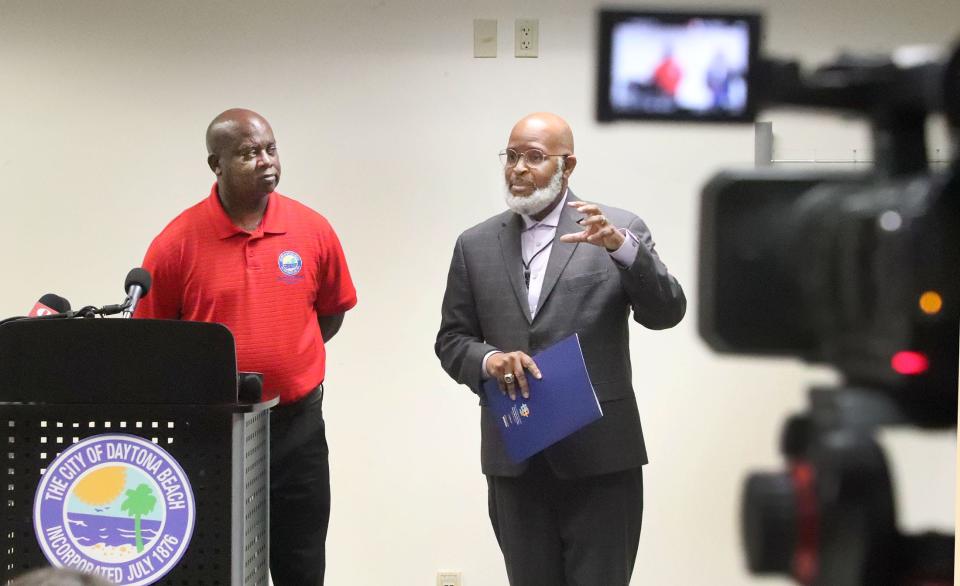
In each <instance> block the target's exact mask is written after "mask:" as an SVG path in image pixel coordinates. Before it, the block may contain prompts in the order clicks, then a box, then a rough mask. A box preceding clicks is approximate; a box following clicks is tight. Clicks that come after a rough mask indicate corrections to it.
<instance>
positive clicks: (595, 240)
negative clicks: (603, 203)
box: [560, 201, 623, 252]
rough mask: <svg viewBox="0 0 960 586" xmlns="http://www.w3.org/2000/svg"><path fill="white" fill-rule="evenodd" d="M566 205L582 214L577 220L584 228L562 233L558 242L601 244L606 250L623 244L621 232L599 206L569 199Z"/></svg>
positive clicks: (610, 250)
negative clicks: (575, 231)
mask: <svg viewBox="0 0 960 586" xmlns="http://www.w3.org/2000/svg"><path fill="white" fill-rule="evenodd" d="M567 205H568V206H570V207H572V208H575V209H576V210H577V211H578V212H580V213H581V214H584V217H582V218H580V219H579V220H577V223H578V224H580V225H581V226H583V227H584V230H583V232H577V233H575V234H564V235H563V236H561V237H560V242H587V243H590V244H593V245H596V246H602V247H604V248H606V249H607V252H613V251H615V250H617V249H618V248H620V246H621V245H622V244H623V234H621V233H620V230H617V227H616V226H614V225H613V224H611V223H610V222H609V221H608V220H607V218H606V216H604V215H603V214H601V213H600V208H599V207H597V206H596V205H594V204H592V203H585V202H582V201H571V202H568V203H567Z"/></svg>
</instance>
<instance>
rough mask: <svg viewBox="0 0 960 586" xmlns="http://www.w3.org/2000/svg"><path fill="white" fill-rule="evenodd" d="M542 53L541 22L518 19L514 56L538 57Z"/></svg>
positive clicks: (515, 28) (515, 27)
mask: <svg viewBox="0 0 960 586" xmlns="http://www.w3.org/2000/svg"><path fill="white" fill-rule="evenodd" d="M539 53H540V21H539V20H537V19H536V18H518V19H517V20H516V24H515V26H514V56H515V57H537V56H538V55H539Z"/></svg>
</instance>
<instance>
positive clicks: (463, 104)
mask: <svg viewBox="0 0 960 586" xmlns="http://www.w3.org/2000/svg"><path fill="white" fill-rule="evenodd" d="M594 4H595V2H592V1H587V2H582V1H576V0H560V1H553V2H550V1H546V0H525V1H522V2H506V1H490V2H480V1H473V2H450V1H441V0H423V1H420V2H400V1H394V2H388V1H386V0H350V1H347V0H337V1H334V0H328V1H325V2H324V1H317V2H315V1H309V0H294V1H290V2H276V3H274V2H188V1H174V2H139V1H127V2H121V1H115V2H105V1H103V2H85V1H73V2H31V1H24V2H12V1H10V0H0V88H2V89H0V111H2V112H3V114H4V117H3V125H2V128H3V133H2V139H0V174H2V177H3V180H2V181H0V184H2V186H3V188H2V193H3V195H2V198H3V204H4V205H3V210H4V212H5V219H6V222H5V224H6V225H5V228H4V229H3V230H2V231H0V266H2V267H3V274H4V279H3V280H4V283H3V287H2V288H0V315H12V314H17V313H22V312H25V311H27V310H28V309H29V308H30V307H31V306H32V304H33V302H34V301H35V300H36V299H37V298H38V297H39V296H40V295H42V294H43V293H46V292H56V293H59V294H62V295H64V296H66V297H68V298H69V299H70V300H71V301H72V303H73V305H74V306H80V305H84V304H97V305H101V304H105V303H114V302H118V301H119V300H120V299H121V295H122V291H121V289H122V287H121V284H122V281H123V277H124V275H125V274H126V271H127V270H128V269H129V268H130V267H133V266H136V265H138V264H139V262H140V260H141V258H142V255H143V252H144V250H145V249H146V246H147V244H148V243H149V241H150V239H151V238H152V237H153V236H154V235H155V234H156V233H157V232H158V231H159V230H160V229H161V228H162V227H163V226H164V225H165V224H166V223H167V222H168V221H169V220H170V219H171V218H172V217H173V216H174V215H176V214H177V213H178V212H179V211H180V210H182V209H183V208H185V207H187V206H189V205H191V204H192V203H194V202H195V201H197V200H198V199H200V198H201V197H203V196H204V195H205V193H206V192H207V190H208V189H209V186H210V184H211V182H212V180H213V178H212V175H211V174H210V172H209V171H208V169H207V168H206V166H205V163H204V157H205V152H204V148H203V130H204V128H205V126H206V124H207V122H208V121H209V120H210V118H211V117H212V116H214V115H215V114H216V113H218V112H219V111H221V110H223V109H225V108H227V107H231V106H245V107H249V108H253V109H255V110H258V111H259V112H261V113H263V114H264V115H265V116H266V117H267V118H268V119H269V120H270V121H271V122H272V124H273V127H274V129H275V131H276V136H277V138H278V140H279V145H280V152H281V155H282V161H283V166H284V176H283V180H282V182H281V186H280V188H281V191H283V192H284V193H287V194H290V195H293V196H295V197H297V198H299V199H300V200H301V201H303V202H305V203H306V204H308V205H310V206H312V207H314V208H316V209H318V210H319V211H321V212H322V213H324V214H325V215H326V216H327V217H328V218H329V219H330V220H331V222H332V223H333V225H334V226H335V227H336V229H337V230H338V232H339V234H340V236H341V238H342V240H343V243H344V246H345V248H346V251H347V255H348V260H349V261H350V264H351V267H352V270H353V274H354V277H355V280H356V284H357V287H358V290H359V296H360V304H359V306H358V307H357V308H356V309H355V310H354V311H352V312H350V315H349V316H348V317H347V320H346V323H345V325H344V329H343V330H342V333H341V334H340V335H339V337H338V338H337V339H336V340H335V341H334V342H333V344H332V345H331V347H330V359H329V376H328V388H329V394H328V400H327V405H326V413H327V419H328V430H329V439H330V444H331V450H332V455H331V461H332V473H333V495H334V496H333V517H332V521H331V527H330V538H329V556H328V557H329V560H330V563H329V573H328V576H329V583H330V584H332V585H334V586H339V585H361V586H363V585H371V586H372V585H374V584H389V585H400V586H407V585H411V586H413V585H427V584H433V580H434V573H435V572H436V570H437V569H440V568H449V569H457V570H461V571H462V572H463V573H464V576H465V581H464V582H465V584H466V585H467V586H488V585H489V586H495V585H499V584H504V583H505V581H506V580H505V575H504V572H503V570H502V560H501V557H500V554H499V551H498V549H497V547H496V543H495V541H494V538H493V535H492V533H491V531H490V529H489V526H488V520H487V517H486V509H485V507H486V492H485V482H484V479H483V477H482V476H481V475H480V472H479V462H478V456H479V454H478V452H479V439H478V430H477V418H478V413H477V407H476V401H475V400H474V399H473V398H472V396H471V394H470V393H469V392H468V391H467V390H466V389H465V388H458V387H456V386H455V385H454V384H453V383H452V382H451V381H450V380H449V379H448V378H447V376H446V375H445V374H444V373H443V371H442V370H441V369H440V367H439V364H438V362H437V360H436V358H435V357H434V356H433V350H432V344H433V339H434V335H435V332H436V328H437V325H438V323H439V305H440V299H441V295H442V293H443V286H444V282H445V276H446V270H447V266H448V262H449V258H450V253H451V251H452V246H453V242H454V240H455V238H456V236H457V234H458V233H459V232H460V231H462V230H463V229H465V228H467V227H468V226H471V225H473V224H475V223H477V222H479V221H480V220H482V219H484V218H485V217H487V216H489V215H491V214H493V213H496V212H498V211H500V210H501V209H502V208H503V205H502V201H501V198H500V171H499V166H498V162H497V158H496V153H497V151H498V150H499V149H500V148H502V146H503V144H504V142H505V140H506V135H507V132H508V130H509V127H510V125H511V124H512V123H513V121H515V120H516V119H517V118H518V117H520V116H521V115H523V114H525V113H527V112H529V111H532V110H539V109H545V110H552V111H556V112H558V113H561V114H562V115H564V116H565V117H566V118H567V119H568V120H569V121H570V123H571V125H572V126H573V128H574V131H575V134H576V139H577V151H578V158H579V163H580V164H579V165H578V167H577V171H576V173H575V175H574V176H573V181H572V184H573V186H574V187H575V189H576V190H577V191H578V193H579V194H581V195H582V196H583V197H587V198H593V199H598V200H601V201H603V202H606V203H608V204H611V205H617V206H620V207H625V208H628V209H631V210H633V211H635V212H637V213H639V214H640V215H641V216H643V217H644V218H645V219H646V220H647V221H648V223H649V225H650V226H651V227H652V230H653V234H654V237H655V238H656V240H657V243H658V248H659V250H660V251H661V255H662V256H663V258H664V259H665V261H666V262H667V264H668V265H669V266H670V268H671V270H672V271H673V272H674V273H675V274H676V275H677V276H678V278H679V279H680V281H681V282H682V283H683V284H684V286H685V288H686V291H687V294H688V297H689V298H690V299H691V301H692V303H691V307H690V312H689V314H688V317H687V319H686V320H685V321H684V322H683V323H682V324H681V325H680V326H679V327H677V328H675V329H673V330H670V331H665V332H656V333H654V332H648V331H645V330H643V329H642V328H640V327H635V328H634V329H633V330H632V331H633V334H634V338H633V345H632V353H633V358H634V364H635V369H636V383H637V389H638V395H639V401H640V406H641V409H642V414H643V417H644V426H645V431H646V434H647V437H648V447H649V450H650V455H651V460H652V464H651V465H650V466H649V467H648V468H647V469H646V472H645V474H646V478H645V482H646V487H647V488H646V502H647V507H646V515H645V519H644V535H643V538H642V541H641V550H640V557H639V561H638V571H637V574H636V579H635V580H634V583H635V584H640V583H643V584H656V585H666V584H724V585H726V584H746V583H748V582H750V581H749V580H748V578H747V576H746V574H745V573H744V571H743V569H742V566H743V563H742V556H741V552H740V544H739V533H738V525H737V507H738V501H739V491H740V485H741V481H742V478H743V476H744V474H745V473H746V472H747V471H748V470H751V469H755V468H763V467H766V468H769V467H772V466H775V465H778V464H779V458H778V456H777V453H776V443H777V437H778V433H779V428H780V425H781V422H782V420H783V418H784V417H785V415H786V414H787V413H788V412H791V411H793V410H796V409H798V408H801V407H802V405H803V402H804V388H805V386H806V385H807V384H808V383H809V382H810V381H811V380H814V379H816V380H824V379H828V380H829V378H830V375H829V373H825V372H823V371H819V372H812V371H810V370H808V369H807V368H805V367H804V366H803V365H801V364H799V363H796V362H793V361H770V360H764V361H760V360H754V359H747V358H736V359H722V358H718V357H717V356H714V355H713V354H712V353H711V352H710V351H709V350H708V349H707V348H706V347H705V345H704V344H703V343H702V342H701V341H700V339H699V338H698V336H697V334H696V327H695V320H696V314H697V306H696V243H697V221H698V220H697V209H698V193H699V191H698V190H699V186H700V185H701V184H702V183H703V182H704V180H705V179H706V178H708V177H709V176H710V174H711V173H712V172H713V171H714V170H716V169H717V168H719V167H722V166H728V165H747V164H750V163H751V162H752V158H753V143H752V130H751V128H750V127H746V126H744V127H716V126H692V125H679V126H670V125H663V124H649V125H636V124H623V125H614V126H600V125H598V124H596V123H595V122H594V121H593V108H594V106H593V95H594V93H593V92H594V75H595V72H594V59H595V57H594V42H595V39H594ZM685 4H686V5H690V4H692V2H686V3H685ZM731 4H734V3H731ZM736 4H739V5H741V6H744V7H755V8H763V9H764V10H765V11H766V13H767V18H768V26H767V35H766V40H767V43H768V47H769V48H770V49H771V50H773V51H774V52H776V53H778V54H782V55H797V56H800V57H802V58H803V59H804V60H807V61H819V60H821V59H823V58H826V57H827V56H829V55H831V54H833V53H834V51H835V49H836V48H839V47H848V48H852V49H857V50H886V49H889V48H890V47H892V46H894V45H898V44H903V43H915V42H937V43H942V42H944V41H946V40H948V39H950V38H951V36H955V35H956V34H957V32H958V30H957V23H958V22H960V3H957V2H956V1H955V0H920V1H917V2H912V3H909V4H908V3H905V2H890V1H867V0H861V1H858V2H855V1H849V0H847V1H827V0H810V1H804V2H798V1H795V0H793V1H787V0H783V1H777V2H768V3H763V2H739V3H736ZM475 17H485V18H497V19H499V20H500V37H501V40H500V54H501V57H500V58H498V59H488V60H475V59H472V58H471V50H472V30H471V27H472V20H473V18H475ZM517 17H535V18H539V19H540V27H541V32H540V37H541V47H540V51H541V57H540V58H539V59H535V60H517V59H513V58H512V57H510V56H509V55H512V43H511V42H510V41H511V40H512V30H513V25H512V21H513V19H514V18H517ZM766 119H770V120H773V121H774V122H775V128H776V130H777V134H778V137H779V139H780V148H782V149H784V150H783V152H784V153H786V154H788V155H790V156H801V155H804V154H807V155H809V154H811V153H813V152H816V151H818V150H819V151H821V152H822V151H823V150H824V149H828V150H831V154H832V149H837V150H840V151H843V152H847V151H849V150H852V149H854V148H859V149H863V148H865V146H866V144H865V143H866V134H865V132H864V131H863V129H862V128H861V127H859V126H857V125H855V124H852V123H849V122H839V121H836V120H833V119H830V118H827V117H822V116H820V117H813V118H807V117H800V116H798V115H796V114H792V113H784V112H780V111H777V112H771V113H770V114H769V115H768V116H767V117H766ZM890 441H891V442H892V443H895V444H897V443H898V442H899V444H898V445H899V446H900V447H898V448H897V449H898V450H899V451H900V452H906V453H905V454H902V457H901V458H899V459H901V460H903V461H905V462H910V463H912V464H910V465H911V466H914V468H909V470H911V471H916V474H925V475H930V476H931V477H932V481H933V482H934V483H935V484H936V485H938V486H944V487H946V488H945V489H944V490H945V491H946V496H945V497H943V496H942V495H940V496H939V497H938V498H928V497H924V496H922V495H924V494H925V493H924V490H923V486H922V485H918V484H917V483H916V482H915V481H914V482H912V483H911V481H910V478H909V477H908V478H907V479H906V481H905V483H904V486H902V487H901V494H900V496H901V497H902V500H903V501H904V502H905V503H906V504H905V506H904V514H905V515H907V516H908V517H909V519H908V520H909V521H911V522H912V523H914V524H916V525H918V526H935V527H940V528H946V529H952V527H953V514H952V509H950V508H949V507H950V506H952V505H951V499H952V495H953V486H954V484H953V483H954V475H953V469H952V468H951V467H952V466H953V463H954V459H955V457H954V453H955V447H954V443H953V439H952V436H951V437H949V438H944V437H942V435H933V436H926V435H924V436H920V435H919V434H910V436H909V438H908V440H907V441H906V442H902V441H900V440H898V439H897V438H893V439H891V440H890ZM927 446H933V447H932V448H931V449H932V450H933V451H932V452H930V451H928V449H927ZM929 454H933V455H934V457H932V458H931V457H930V456H929ZM918 461H919V462H920V463H919V464H918V463H917V462H918ZM916 466H920V468H919V469H917V468H915V467H916ZM768 583H779V582H776V581H771V582H768Z"/></svg>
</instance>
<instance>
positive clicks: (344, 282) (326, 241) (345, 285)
mask: <svg viewBox="0 0 960 586" xmlns="http://www.w3.org/2000/svg"><path fill="white" fill-rule="evenodd" d="M319 262H320V266H319V267H318V270H317V301H316V303H315V304H314V307H315V308H316V310H317V315H336V314H338V313H343V312H345V311H347V310H348V309H351V308H352V307H353V306H355V305H356V304H357V290H356V289H355V288H354V286H353V280H352V279H351V278H350V269H349V267H347V258H346V256H345V255H344V253H343V247H342V246H340V239H339V238H337V234H336V232H334V231H333V227H332V226H331V225H330V223H329V222H327V220H326V219H325V218H324V219H322V226H321V234H320V254H319Z"/></svg>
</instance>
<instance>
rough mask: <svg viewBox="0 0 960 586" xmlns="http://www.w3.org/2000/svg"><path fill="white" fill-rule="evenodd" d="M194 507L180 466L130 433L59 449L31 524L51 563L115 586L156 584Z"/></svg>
mask: <svg viewBox="0 0 960 586" xmlns="http://www.w3.org/2000/svg"><path fill="white" fill-rule="evenodd" d="M195 519H196V506H195V501H194V498H193V490H192V489H191V488H190V482H189V480H188V479H187V476H186V474H184V472H183V468H181V467H180V465H179V464H178V463H177V461H176V460H174V459H173V457H172V456H170V454H169V453H168V452H167V451H166V450H164V449H163V448H161V447H159V446H157V445H155V444H153V443H152V442H149V441H147V440H145V439H143V438H141V437H137V436H134V435H127V434H105V435H97V436H93V437H90V438H87V439H85V440H83V441H80V442H78V443H76V444H74V445H72V446H70V447H69V448H67V449H66V450H64V451H63V452H62V453H61V454H60V455H59V456H58V457H57V458H56V459H55V460H54V461H53V462H52V463H51V464H50V466H49V467H48V468H47V470H46V472H45V473H44V474H43V477H42V478H41V480H40V484H39V486H38V487H37V493H36V495H35V497H34V504H33V527H34V531H35V532H36V534H37V541H38V542H39V543H40V548H41V549H42V550H43V553H44V555H45V556H46V557H47V559H48V560H49V561H50V563H51V564H52V565H54V566H58V567H63V568H71V569H75V570H79V571H81V572H85V573H88V574H94V575H99V576H102V577H104V578H106V579H107V580H110V581H111V582H113V583H114V584H118V585H120V586H139V585H141V584H153V583H154V582H157V581H158V580H160V579H161V578H162V577H163V576H164V575H166V574H167V573H168V572H169V571H170V570H172V569H173V568H174V566H176V564H177V562H179V561H180V558H181V557H182V556H183V554H184V552H186V550H187V546H188V545H189V543H190V537H191V536H192V535H193V527H194V521H195Z"/></svg>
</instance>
